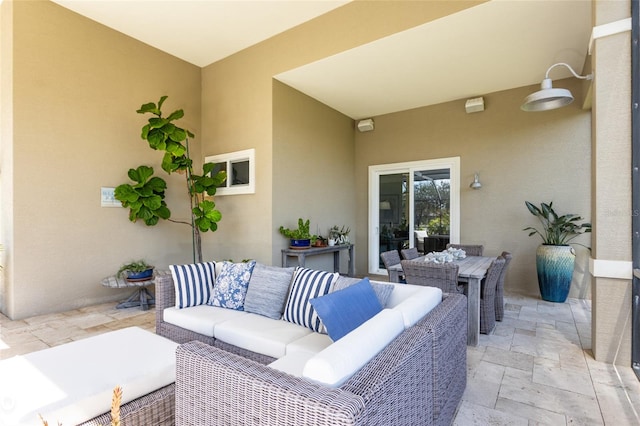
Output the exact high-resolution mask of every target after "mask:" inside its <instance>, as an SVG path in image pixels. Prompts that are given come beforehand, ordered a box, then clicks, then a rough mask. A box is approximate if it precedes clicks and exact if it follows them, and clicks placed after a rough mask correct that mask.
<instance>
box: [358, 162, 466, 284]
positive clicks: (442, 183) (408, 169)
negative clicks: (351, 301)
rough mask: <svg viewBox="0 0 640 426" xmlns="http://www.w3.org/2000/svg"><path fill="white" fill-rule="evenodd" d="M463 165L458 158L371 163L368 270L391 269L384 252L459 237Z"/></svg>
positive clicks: (430, 247) (428, 247)
mask: <svg viewBox="0 0 640 426" xmlns="http://www.w3.org/2000/svg"><path fill="white" fill-rule="evenodd" d="M459 168H460V159H459V158H458V157H455V158H444V159H438V160H424V161H415V162H409V163H395V164H385V165H378V166H370V167H369V273H372V274H386V270H384V265H383V264H382V262H381V260H380V253H382V252H385V251H389V250H398V251H400V250H402V249H403V248H410V247H416V248H418V250H419V251H420V252H423V253H428V252H430V251H439V250H442V249H444V248H445V246H446V244H447V243H448V242H450V241H452V242H458V241H459V229H460V224H459V218H460V212H459V205H460V196H459V184H458V182H459Z"/></svg>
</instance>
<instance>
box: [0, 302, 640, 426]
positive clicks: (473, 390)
mask: <svg viewBox="0 0 640 426" xmlns="http://www.w3.org/2000/svg"><path fill="white" fill-rule="evenodd" d="M154 316H155V310H154V309H150V310H148V311H141V310H140V309H139V308H137V307H136V308H128V309H116V308H115V304H114V303H105V304H100V305H95V306H89V307H86V308H81V309H76V310H73V311H69V312H63V313H57V314H50V315H41V316H37V317H32V318H27V319H24V320H19V321H12V320H9V319H8V318H7V317H5V316H3V315H1V314H0V359H6V358H10V357H12V356H15V355H21V354H25V353H29V352H33V351H37V350H40V349H45V348H47V347H51V346H56V345H60V344H62V343H66V342H70V341H73V340H78V339H83V338H85V337H89V336H92V335H96V334H100V333H104V332H107V331H111V330H116V329H120V328H124V327H129V326H139V327H141V328H144V329H146V330H150V331H154V328H155V317H154ZM590 349H591V303H590V301H588V300H579V299H569V300H567V302H566V303H561V304H558V303H550V302H545V301H542V300H540V299H536V298H533V297H526V296H521V295H506V296H505V318H504V320H503V321H502V322H498V323H497V325H496V329H495V330H494V332H493V334H491V335H480V342H479V345H478V346H477V347H468V348H467V378H468V382H467V389H466V391H465V393H464V396H463V399H462V402H461V404H460V406H459V408H458V413H457V415H456V418H455V420H454V425H455V426H467V425H483V426H484V425H524V426H534V425H580V426H582V425H615V426H620V425H640V381H638V379H637V378H636V376H635V374H634V373H633V371H632V369H631V368H630V367H625V366H614V365H610V364H606V363H602V362H598V361H595V360H594V358H593V355H592V353H591V350H590Z"/></svg>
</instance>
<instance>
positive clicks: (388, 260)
mask: <svg viewBox="0 0 640 426" xmlns="http://www.w3.org/2000/svg"><path fill="white" fill-rule="evenodd" d="M380 258H381V259H382V263H384V268H385V269H386V270H387V274H389V266H393V265H397V264H399V263H400V254H399V253H398V250H389V251H385V252H382V253H380ZM389 279H391V276H390V274H389ZM400 281H401V282H404V274H403V273H400Z"/></svg>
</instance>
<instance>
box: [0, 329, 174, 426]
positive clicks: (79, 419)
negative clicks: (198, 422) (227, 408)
mask: <svg viewBox="0 0 640 426" xmlns="http://www.w3.org/2000/svg"><path fill="white" fill-rule="evenodd" d="M177 346H178V344H177V343H174V342H172V341H171V340H169V339H166V338H164V337H161V336H158V335H156V334H154V333H151V332H148V331H146V330H143V329H141V328H138V327H130V328H125V329H121V330H117V331H112V332H109V333H105V334H101V335H97V336H93V337H89V338H86V339H83V340H78V341H75V342H71V343H66V344H63V345H60V346H56V347H53V348H49V349H44V350H41V351H38V352H33V353H30V354H27V355H24V356H17V357H13V358H10V359H7V360H3V361H0V425H1V426H5V425H6V426H21V425H38V424H40V421H39V417H38V415H39V414H41V415H42V417H43V418H44V419H45V420H47V421H48V422H49V424H58V422H60V423H62V424H64V425H75V424H79V423H83V422H86V421H87V420H90V419H93V418H94V417H96V416H99V415H101V414H103V413H107V412H109V410H110V408H111V396H112V391H113V388H114V387H116V386H120V387H122V391H123V397H122V404H123V405H124V404H125V403H127V402H130V401H133V400H135V399H137V398H140V397H142V396H144V395H147V394H149V393H150V392H153V391H155V390H157V389H160V388H162V387H164V386H167V385H169V384H171V383H173V382H174V381H175V377H176V373H175V365H176V361H175V360H176V358H175V350H176V348H177Z"/></svg>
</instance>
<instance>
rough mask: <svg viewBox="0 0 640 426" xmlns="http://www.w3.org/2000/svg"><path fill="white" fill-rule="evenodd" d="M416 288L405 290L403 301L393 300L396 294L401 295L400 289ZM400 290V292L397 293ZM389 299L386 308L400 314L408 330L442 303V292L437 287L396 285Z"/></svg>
mask: <svg viewBox="0 0 640 426" xmlns="http://www.w3.org/2000/svg"><path fill="white" fill-rule="evenodd" d="M409 286H411V287H416V289H415V291H412V289H407V294H406V297H404V299H394V296H397V294H396V292H397V293H402V290H400V289H401V288H402V287H409ZM398 290H400V291H398ZM391 299H392V300H389V302H387V306H388V307H391V306H393V307H392V308H391V309H393V310H394V311H398V312H400V314H402V319H403V321H404V327H405V328H409V327H411V326H412V325H414V324H415V323H417V322H418V321H419V320H420V319H421V318H422V317H424V316H425V315H427V314H428V313H429V312H430V311H431V310H432V309H433V308H435V307H436V306H437V305H438V304H439V303H440V302H442V290H441V289H439V288H437V287H424V286H419V285H418V286H414V285H411V284H398V285H396V288H395V289H394V290H393V292H392V293H391Z"/></svg>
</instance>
